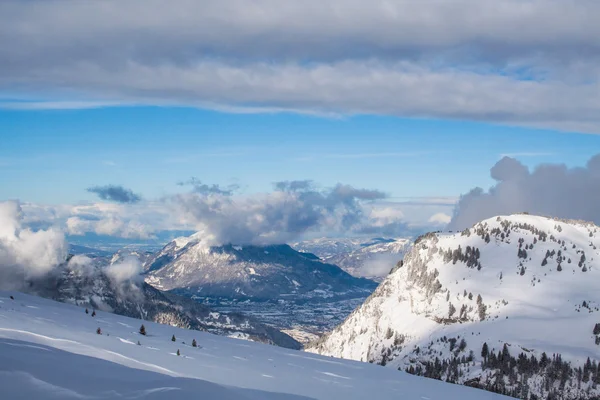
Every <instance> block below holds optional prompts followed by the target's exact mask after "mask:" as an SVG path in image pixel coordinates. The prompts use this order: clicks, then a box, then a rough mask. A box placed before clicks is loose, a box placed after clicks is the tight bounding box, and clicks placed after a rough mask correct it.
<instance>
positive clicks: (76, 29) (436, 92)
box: [0, 0, 600, 133]
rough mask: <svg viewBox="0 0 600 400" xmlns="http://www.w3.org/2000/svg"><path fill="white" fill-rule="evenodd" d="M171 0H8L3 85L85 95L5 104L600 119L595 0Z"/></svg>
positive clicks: (521, 120)
mask: <svg viewBox="0 0 600 400" xmlns="http://www.w3.org/2000/svg"><path fill="white" fill-rule="evenodd" d="M177 4H178V5H177V7H173V6H172V2H170V1H167V0H146V1H143V2H141V1H139V2H135V1H120V0H103V1H101V2H100V1H87V2H71V1H66V0H55V1H47V0H29V1H18V0H12V1H11V0H6V1H2V2H0V60H2V62H0V90H5V91H6V92H8V93H11V96H10V97H11V98H15V97H16V98H19V97H25V98H26V99H27V100H32V99H31V98H28V97H27V95H28V94H29V93H41V95H42V96H41V97H42V98H54V99H56V93H65V89H67V90H68V91H69V92H70V93H73V92H75V93H77V97H76V98H61V99H57V101H55V102H48V103H45V104H44V103H43V102H42V103H39V102H37V103H36V102H28V101H25V102H20V103H19V102H10V103H9V102H4V104H0V106H3V107H10V108H19V107H22V108H35V107H47V108H61V107H64V108H69V107H98V106H111V105H117V104H122V103H129V104H153V105H156V104H158V105H169V106H172V105H185V106H199V107H210V108H217V109H225V110H237V109H246V110H248V109H251V110H262V111H295V112H306V113H321V114H331V113H341V114H355V113H361V114H363V113H371V114H378V115H380V114H388V115H399V116H408V117H438V118H456V119H469V120H478V121H492V122H497V123H506V124H511V125H514V124H518V125H524V126H538V127H546V128H547V127H551V128H555V129H562V130H572V131H585V132H592V133H598V132H600V115H599V114H598V112H597V109H598V104H600V90H599V83H598V81H599V76H600V67H598V66H599V65H600V44H599V42H598V40H597V38H598V37H600V24H598V21H597V19H598V18H597V17H596V16H597V15H600V3H599V2H597V1H594V0H579V1H577V2H565V1H551V2H547V1H540V0H506V1H503V2H498V1H493V0H453V1H451V2H441V1H435V2H430V1H418V2H416V1H413V0H372V1H371V0H306V1H302V2H285V1H283V2H282V1H278V0H256V1H252V2H247V1H243V0H206V1H202V2H197V1H192V0H179V1H177ZM181 10H185V12H182V11H181ZM65 12H68V14H69V16H70V18H68V19H67V20H66V19H65V18H64V15H65ZM24 49H27V51H24ZM15 93H16V96H15ZM19 95H20V96H19ZM34 100H39V98H38V99H34Z"/></svg>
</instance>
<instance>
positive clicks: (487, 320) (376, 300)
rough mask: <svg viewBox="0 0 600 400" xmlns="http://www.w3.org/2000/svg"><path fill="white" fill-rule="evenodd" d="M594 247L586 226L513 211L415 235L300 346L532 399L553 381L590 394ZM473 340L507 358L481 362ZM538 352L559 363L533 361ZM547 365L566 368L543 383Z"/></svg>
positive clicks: (593, 229)
mask: <svg viewBox="0 0 600 400" xmlns="http://www.w3.org/2000/svg"><path fill="white" fill-rule="evenodd" d="M598 247H600V228H598V227H597V226H595V225H594V224H591V223H587V222H583V221H566V220H558V219H551V218H545V217H538V216H532V215H524V214H520V215H511V216H500V217H494V218H490V219H487V220H484V221H482V222H480V223H478V224H476V225H475V226H473V227H472V228H470V229H466V230H464V231H462V232H458V233H452V234H435V233H430V234H426V235H423V236H422V237H420V238H418V239H417V240H416V241H415V243H414V245H413V247H412V249H411V250H410V251H409V252H408V253H407V254H406V256H405V257H404V259H403V260H402V261H401V262H399V263H398V264H397V266H396V267H395V268H394V270H393V271H392V272H391V273H390V275H389V276H388V277H387V278H386V279H385V280H384V281H383V283H382V284H381V285H380V286H379V287H378V288H377V290H376V291H375V292H374V293H373V294H372V295H371V297H369V298H368V299H367V300H366V301H365V303H364V304H363V305H362V306H361V307H359V308H358V309H357V310H355V311H354V312H353V313H352V314H351V315H350V316H349V317H348V318H347V319H346V321H345V322H344V323H342V324H341V325H340V326H338V327H337V328H336V329H335V330H334V331H333V332H331V333H330V334H329V335H328V336H326V337H325V338H323V339H322V340H321V341H320V342H318V343H316V344H314V345H313V346H314V347H313V348H312V349H311V350H310V351H314V352H318V353H321V354H327V355H333V356H337V357H342V358H349V359H355V360H362V361H372V362H377V363H381V364H385V365H388V366H392V367H394V368H399V369H403V370H404V369H407V370H409V371H411V372H413V373H417V374H421V375H426V376H433V377H436V378H441V379H447V380H450V381H453V382H459V383H468V384H471V385H477V386H481V387H486V388H488V389H492V390H502V391H504V392H506V393H509V394H513V395H517V396H523V392H522V390H525V389H523V388H524V387H527V390H528V391H529V392H531V393H535V394H537V395H538V396H540V395H542V396H547V395H548V394H549V393H553V392H557V393H558V392H560V391H561V390H564V393H563V397H564V398H586V397H589V398H591V397H593V396H592V395H593V394H594V393H595V395H598V394H599V393H600V392H599V390H600V389H598V388H593V387H592V386H594V385H593V383H592V378H593V379H597V380H598V383H600V371H598V361H599V357H598V355H599V354H600V346H599V344H600V325H597V324H599V323H600V250H599V249H598ZM484 343H486V347H488V348H489V352H490V353H494V354H496V353H498V352H500V351H505V352H508V353H509V355H506V353H505V356H506V357H504V358H503V360H504V361H502V362H499V361H498V360H497V359H494V360H492V361H490V360H489V358H484V357H482V349H483V347H484ZM505 344H506V348H505ZM544 352H545V353H546V356H548V357H549V358H550V359H552V355H553V354H560V360H559V361H557V362H556V363H552V362H551V363H549V364H545V365H544V366H543V367H542V366H540V365H539V361H540V359H541V358H542V353H544ZM519 356H521V357H524V358H526V359H527V360H529V364H527V363H525V362H524V363H522V364H520V365H519V366H516V364H515V365H513V364H512V361H510V357H513V358H514V359H515V360H517V359H518V357H519ZM532 356H533V357H534V358H535V359H536V362H538V363H537V364H536V363H534V362H533V360H532V359H531V357H532ZM588 357H589V358H590V363H589V365H588V363H587V359H588ZM494 358H497V357H496V356H495V355H494ZM498 358H499V357H498ZM436 360H437V361H436ZM515 362H516V361H515ZM438 363H439V364H438ZM567 363H570V364H568V365H569V367H568V368H570V369H568V368H567V367H566V366H565V365H567ZM525 364H527V367H525V366H524V365H525ZM584 366H585V367H584ZM579 367H581V368H582V369H584V370H585V373H583V372H582V376H579V375H577V374H578V373H577V372H576V368H579ZM547 368H559V369H561V368H562V370H564V371H567V370H568V371H570V372H565V373H564V374H565V375H564V376H562V375H560V374H559V377H558V378H556V379H555V380H553V381H552V382H549V381H548V380H550V379H552V378H553V377H555V376H556V375H553V373H551V371H547V370H546V369H547ZM591 369H594V374H593V375H590V373H591V372H590V370H591ZM499 371H500V372H501V373H500V372H499ZM510 371H512V372H510ZM573 371H575V372H573ZM569 374H570V375H569ZM586 374H587V375H586ZM584 376H587V378H586V379H584ZM578 378H581V379H578ZM546 385H547V386H546ZM561 387H562V388H563V389H561ZM594 387H595V386H594Z"/></svg>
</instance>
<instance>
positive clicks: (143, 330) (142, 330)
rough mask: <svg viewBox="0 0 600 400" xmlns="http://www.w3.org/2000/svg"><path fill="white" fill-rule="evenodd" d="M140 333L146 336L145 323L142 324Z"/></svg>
mask: <svg viewBox="0 0 600 400" xmlns="http://www.w3.org/2000/svg"><path fill="white" fill-rule="evenodd" d="M140 335H144V336H146V327H145V326H144V324H142V326H140Z"/></svg>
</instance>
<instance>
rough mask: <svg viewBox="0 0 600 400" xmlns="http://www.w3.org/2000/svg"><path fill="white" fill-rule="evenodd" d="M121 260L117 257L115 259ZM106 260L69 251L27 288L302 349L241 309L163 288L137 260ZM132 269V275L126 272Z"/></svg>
mask: <svg viewBox="0 0 600 400" xmlns="http://www.w3.org/2000/svg"><path fill="white" fill-rule="evenodd" d="M116 260H120V258H118V257H113V258H112V261H116ZM120 262H122V263H121V264H118V263H113V264H110V265H109V264H108V262H107V260H106V259H105V258H101V257H98V258H88V257H83V256H70V257H69V260H68V262H66V263H64V264H63V265H60V266H58V267H57V268H56V269H55V270H54V271H53V273H52V274H49V275H46V276H44V277H43V278H41V279H31V280H29V281H28V283H27V285H26V286H27V288H26V290H27V292H29V293H32V294H36V295H38V296H42V297H46V298H50V299H53V300H57V301H60V302H63V303H70V304H76V305H79V306H84V307H88V308H89V310H88V311H89V313H93V312H94V311H95V310H99V311H104V312H111V313H115V314H119V315H124V316H128V317H133V318H139V319H143V320H147V321H154V322H157V323H161V324H166V325H172V326H177V327H182V328H186V329H196V330H201V331H207V332H211V333H215V334H219V335H225V336H232V337H236V338H240V339H247V340H251V341H257V342H263V343H268V344H273V345H277V346H282V347H288V348H293V349H299V348H300V347H301V345H300V344H299V343H298V342H297V341H296V340H294V339H292V338H291V337H290V336H288V335H286V334H284V333H282V332H280V331H278V330H277V329H275V328H272V327H270V326H267V325H264V324H262V323H260V322H259V321H258V320H257V319H255V318H252V317H248V316H245V315H242V314H240V313H222V312H216V311H214V310H211V309H210V308H209V307H206V306H204V305H201V304H198V303H197V302H195V301H192V300H190V299H187V298H185V297H181V296H177V295H174V294H172V293H166V292H161V291H160V290H157V289H155V288H154V287H152V286H150V285H148V284H146V283H144V282H143V280H142V279H140V277H139V275H138V274H137V273H138V272H139V271H138V269H137V268H136V263H137V261H136V260H135V259H132V258H125V259H123V260H120ZM123 273H128V274H130V276H126V277H124V276H123Z"/></svg>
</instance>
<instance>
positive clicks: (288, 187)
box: [273, 179, 313, 192]
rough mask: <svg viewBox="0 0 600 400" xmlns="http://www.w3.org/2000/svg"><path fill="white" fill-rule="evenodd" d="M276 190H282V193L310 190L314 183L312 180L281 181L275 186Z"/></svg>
mask: <svg viewBox="0 0 600 400" xmlns="http://www.w3.org/2000/svg"><path fill="white" fill-rule="evenodd" d="M273 186H275V190H281V191H282V192H295V191H303V190H308V189H311V188H312V187H313V181H311V180H308V179H307V180H299V181H280V182H275V183H274V184H273Z"/></svg>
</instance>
